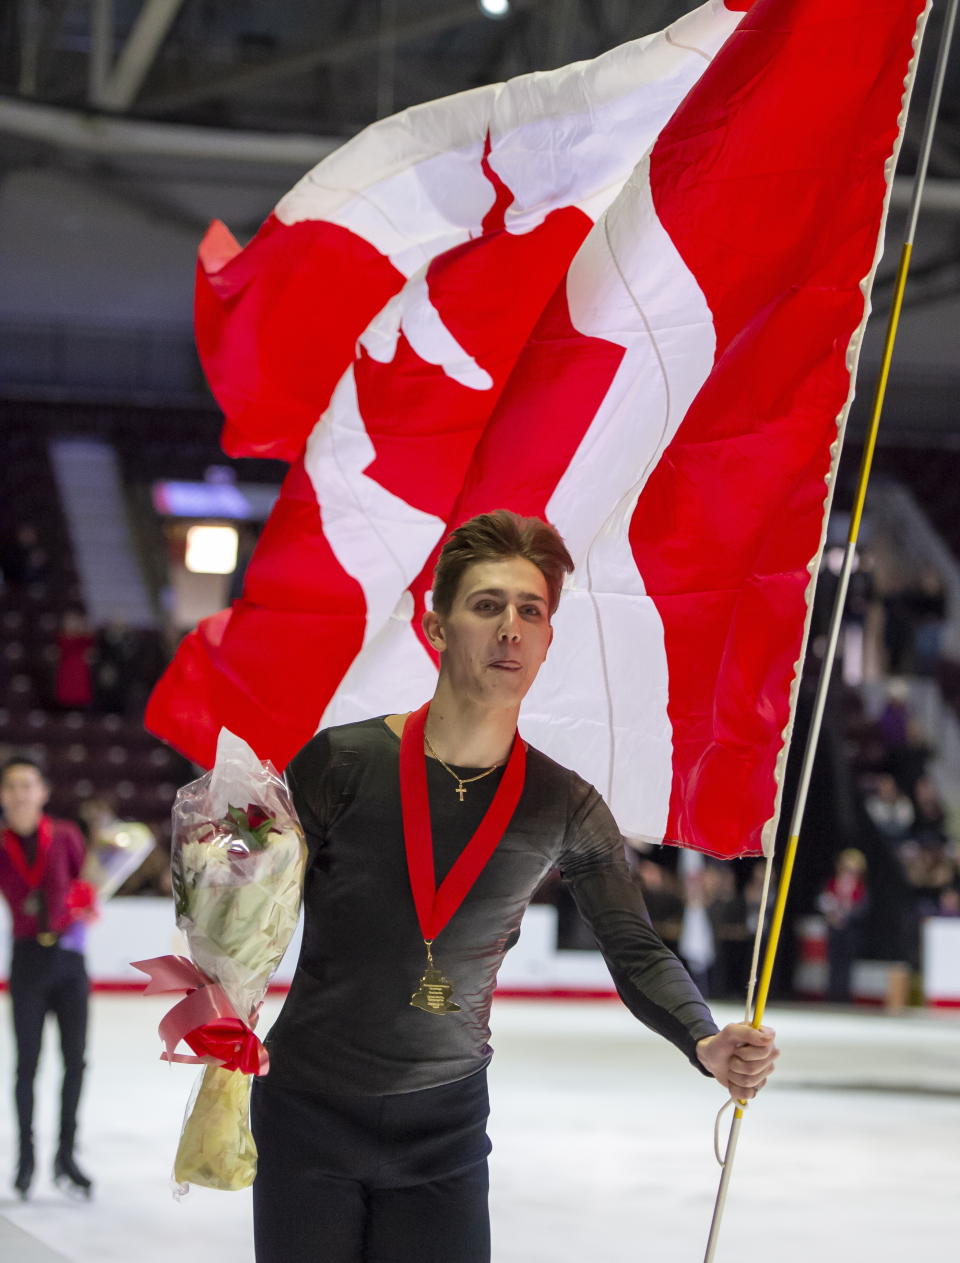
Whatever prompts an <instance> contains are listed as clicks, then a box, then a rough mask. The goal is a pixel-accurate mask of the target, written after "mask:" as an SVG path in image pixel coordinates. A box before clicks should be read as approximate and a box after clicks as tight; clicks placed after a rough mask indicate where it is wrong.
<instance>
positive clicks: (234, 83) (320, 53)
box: [140, 0, 544, 115]
mask: <svg viewBox="0 0 960 1263" xmlns="http://www.w3.org/2000/svg"><path fill="white" fill-rule="evenodd" d="M543 2H544V0H513V9H514V12H515V13H520V12H522V11H524V10H527V9H532V8H534V7H536V5H537V4H539V3H543ZM477 16H478V12H477V6H476V3H475V0H470V3H468V4H463V3H461V4H456V5H451V6H450V7H449V8H447V9H444V10H443V11H442V12H439V13H432V14H430V15H428V16H426V17H411V18H407V19H404V20H398V21H396V22H395V23H394V24H393V25H392V27H391V29H390V32H389V40H390V43H391V44H392V45H393V47H394V48H396V47H398V46H399V45H401V44H406V43H411V42H414V41H416V40H418V39H425V38H428V37H430V36H433V35H438V34H440V33H442V32H443V31H448V30H454V29H456V28H457V27H461V26H465V25H466V24H467V23H468V22H475V21H476V20H477ZM383 42H384V34H383V32H382V31H380V30H376V31H373V32H370V33H365V34H362V35H361V34H357V35H348V36H347V37H346V38H345V39H342V40H339V41H336V42H334V43H330V42H329V41H327V42H324V43H322V44H316V45H314V46H313V47H311V48H307V49H304V50H303V51H302V52H299V53H294V54H292V55H291V56H288V57H277V58H274V59H273V60H272V61H267V62H265V63H263V64H262V65H257V66H248V67H245V68H244V69H243V70H236V71H232V72H230V73H229V74H225V75H221V76H219V77H214V78H210V79H205V80H203V81H201V82H198V83H191V84H185V85H183V86H181V87H175V88H171V89H168V90H166V91H161V92H157V93H153V94H147V95H146V96H145V97H144V98H143V99H142V101H141V102H140V105H141V107H142V109H143V111H144V113H146V114H151V115H157V114H166V113H170V112H172V111H175V110H181V109H184V108H186V107H188V106H191V105H195V104H196V103H197V102H199V101H204V100H209V99H210V98H211V97H225V96H233V95H235V94H237V93H243V92H246V91H247V90H249V89H251V88H259V87H262V86H263V85H264V84H266V83H270V82H272V81H274V80H276V79H281V78H286V79H289V78H294V77H296V76H297V75H301V74H305V73H307V72H308V71H311V70H314V69H316V67H318V66H334V65H343V64H345V63H347V62H351V61H356V60H359V59H362V58H364V57H371V56H376V55H377V54H378V53H379V52H380V51H381V49H382V46H383Z"/></svg>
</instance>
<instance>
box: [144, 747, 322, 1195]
mask: <svg viewBox="0 0 960 1263" xmlns="http://www.w3.org/2000/svg"><path fill="white" fill-rule="evenodd" d="M305 862H306V845H305V842H304V837H303V830H302V828H301V827H300V823H299V821H298V820H297V817H296V813H295V811H294V808H293V803H292V801H291V798H290V795H289V792H288V790H287V788H286V786H285V785H284V783H283V781H282V780H281V778H280V777H279V776H278V775H277V773H276V771H275V770H274V768H273V767H272V765H271V764H269V763H262V762H261V761H260V760H259V759H257V757H256V755H255V754H254V753H253V751H252V750H251V749H250V747H249V746H248V745H247V744H246V743H245V742H243V741H241V740H240V739H239V738H238V737H235V736H234V735H233V734H232V733H229V732H227V731H226V730H225V729H224V730H223V731H221V733H220V740H219V742H218V744H217V758H216V763H215V765H214V767H213V769H212V771H210V772H208V773H206V775H204V776H201V777H200V779H199V780H196V781H193V782H191V783H190V784H189V785H186V786H184V787H183V789H181V790H180V791H179V792H178V794H177V797H176V801H175V803H174V807H173V841H172V845H171V867H172V875H173V893H174V900H175V904H176V917H177V925H178V926H179V927H180V929H181V930H183V932H184V933H185V935H186V938H187V943H188V944H189V948H190V960H186V959H185V958H184V957H181V956H164V957H159V958H157V959H155V960H148V961H137V962H135V964H136V967H137V968H138V969H142V970H143V972H144V973H148V974H149V975H150V979H151V980H150V983H149V984H148V986H147V989H146V990H147V994H151V993H155V992H159V991H178V990H185V991H187V996H186V998H185V999H184V1000H181V1001H180V1003H179V1004H177V1005H176V1006H175V1007H174V1008H173V1009H171V1010H170V1012H169V1013H167V1015H166V1016H165V1017H164V1019H163V1021H162V1022H161V1023H160V1037H161V1039H162V1040H163V1043H164V1045H165V1050H166V1051H165V1052H164V1053H163V1054H162V1055H163V1056H164V1058H166V1059H167V1060H171V1061H189V1062H202V1063H206V1069H205V1070H204V1072H203V1076H202V1078H201V1080H200V1084H199V1087H198V1089H196V1090H195V1092H194V1095H193V1097H192V1099H191V1102H190V1105H189V1107H188V1112H187V1117H186V1121H185V1123H184V1127H183V1132H182V1135H181V1137H180V1146H179V1148H178V1150H177V1156H176V1160H175V1162H174V1178H175V1180H176V1182H177V1184H178V1186H179V1187H180V1189H181V1191H186V1186H187V1185H189V1184H202V1185H206V1186H207V1187H208V1188H220V1189H238V1188H245V1187H246V1186H247V1185H249V1184H251V1183H252V1182H253V1178H254V1175H255V1174H256V1156H257V1155H256V1147H255V1145H254V1142H253V1137H252V1135H251V1134H250V1126H249V1090H250V1077H249V1076H250V1075H252V1074H265V1073H266V1071H267V1069H268V1066H269V1059H268V1057H267V1053H266V1050H265V1049H264V1047H263V1045H262V1044H261V1043H260V1041H259V1039H258V1038H257V1036H256V1035H255V1034H254V1028H255V1026H256V1022H257V1017H258V1014H259V1011H260V1006H261V1004H262V1002H263V997H264V995H265V993H266V989H267V983H268V982H269V980H270V977H271V976H272V974H273V973H274V971H275V970H276V968H277V966H278V965H279V964H280V961H281V959H282V958H283V954H284V952H285V951H286V948H287V945H288V943H289V942H290V939H291V937H292V935H293V932H294V929H295V928H296V924H297V917H298V915H299V911H300V899H301V892H302V889H303V873H304V866H305ZM181 1039H183V1040H184V1041H185V1042H186V1043H187V1044H188V1045H189V1046H190V1048H191V1049H193V1052H194V1054H195V1055H194V1056H189V1055H183V1054H179V1053H176V1052H175V1051H174V1050H175V1048H176V1046H177V1044H178V1043H179V1041H180V1040H181Z"/></svg>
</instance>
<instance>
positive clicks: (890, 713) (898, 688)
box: [877, 678, 910, 749]
mask: <svg viewBox="0 0 960 1263" xmlns="http://www.w3.org/2000/svg"><path fill="white" fill-rule="evenodd" d="M877 726H878V728H879V730H880V736H881V737H882V738H883V741H884V744H885V745H886V746H887V748H888V749H894V748H896V747H897V746H903V745H906V744H907V740H908V737H909V733H910V689H909V687H908V686H907V683H906V681H905V680H901V679H899V678H895V679H891V680H889V681H888V682H887V700H886V702H885V703H884V707H883V710H882V711H881V712H880V718H879V720H878V721H877Z"/></svg>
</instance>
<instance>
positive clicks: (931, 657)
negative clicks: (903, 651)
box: [907, 566, 947, 675]
mask: <svg viewBox="0 0 960 1263" xmlns="http://www.w3.org/2000/svg"><path fill="white" fill-rule="evenodd" d="M907 601H908V605H909V609H910V614H911V617H912V621H913V664H912V665H913V669H914V671H915V672H916V673H917V675H936V674H937V672H938V671H939V668H940V647H941V644H942V641H943V627H944V622H945V620H946V617H947V595H946V592H945V591H944V587H943V578H942V577H941V575H940V572H939V571H938V570H936V569H935V568H934V567H933V566H925V567H924V569H923V570H922V572H921V574H920V581H919V583H917V585H916V586H915V587H912V588H911V589H910V590H909V591H908V592H907Z"/></svg>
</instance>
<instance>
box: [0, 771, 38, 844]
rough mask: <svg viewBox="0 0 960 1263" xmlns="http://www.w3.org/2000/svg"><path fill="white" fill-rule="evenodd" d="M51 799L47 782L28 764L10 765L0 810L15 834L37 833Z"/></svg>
mask: <svg viewBox="0 0 960 1263" xmlns="http://www.w3.org/2000/svg"><path fill="white" fill-rule="evenodd" d="M49 797H50V790H49V788H48V786H47V782H46V781H45V780H44V779H43V777H42V776H41V774H40V772H39V771H38V770H37V769H36V768H35V767H33V766H32V765H31V764H29V763H13V764H11V766H10V767H8V768H7V770H6V771H5V772H4V773H3V777H2V779H0V807H2V808H3V814H4V816H5V817H6V821H7V824H8V825H9V826H10V828H11V829H13V831H14V832H15V833H20V834H23V835H24V836H26V835H27V834H29V833H32V832H33V831H34V829H35V828H36V827H37V825H38V824H39V823H40V817H41V816H42V815H43V809H44V807H45V806H46V805H47V799H48V798H49Z"/></svg>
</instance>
